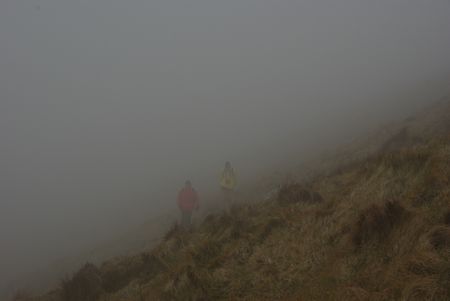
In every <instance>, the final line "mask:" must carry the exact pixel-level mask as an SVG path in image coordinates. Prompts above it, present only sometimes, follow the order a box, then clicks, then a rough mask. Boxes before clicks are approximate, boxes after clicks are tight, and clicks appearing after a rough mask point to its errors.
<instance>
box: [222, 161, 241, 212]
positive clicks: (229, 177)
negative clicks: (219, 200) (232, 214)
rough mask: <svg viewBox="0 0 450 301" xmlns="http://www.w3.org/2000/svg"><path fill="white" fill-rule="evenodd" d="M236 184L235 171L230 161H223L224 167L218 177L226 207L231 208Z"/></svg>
mask: <svg viewBox="0 0 450 301" xmlns="http://www.w3.org/2000/svg"><path fill="white" fill-rule="evenodd" d="M236 185H237V179H236V173H235V172H234V169H233V168H232V167H231V163H230V162H226V163H225V168H224V170H223V171H222V174H221V177H220V188H221V189H222V193H223V197H224V201H225V204H226V206H227V207H228V209H231V205H232V202H233V194H234V190H235V188H236Z"/></svg>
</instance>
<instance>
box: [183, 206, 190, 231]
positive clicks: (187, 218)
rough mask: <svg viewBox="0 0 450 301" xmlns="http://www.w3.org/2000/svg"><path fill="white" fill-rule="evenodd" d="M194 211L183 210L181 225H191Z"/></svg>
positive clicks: (186, 226) (185, 226)
mask: <svg viewBox="0 0 450 301" xmlns="http://www.w3.org/2000/svg"><path fill="white" fill-rule="evenodd" d="M191 217H192V211H185V210H181V226H183V227H184V228H186V229H188V228H190V227H191Z"/></svg>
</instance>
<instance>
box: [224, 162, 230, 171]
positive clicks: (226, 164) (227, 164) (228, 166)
mask: <svg viewBox="0 0 450 301" xmlns="http://www.w3.org/2000/svg"><path fill="white" fill-rule="evenodd" d="M225 168H226V169H230V168H231V163H230V161H227V162H225Z"/></svg>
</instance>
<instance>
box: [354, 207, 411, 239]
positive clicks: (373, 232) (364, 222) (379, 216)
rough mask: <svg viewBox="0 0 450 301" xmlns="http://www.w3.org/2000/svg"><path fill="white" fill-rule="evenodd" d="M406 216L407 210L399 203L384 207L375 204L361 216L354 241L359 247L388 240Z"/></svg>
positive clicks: (355, 229)
mask: <svg viewBox="0 0 450 301" xmlns="http://www.w3.org/2000/svg"><path fill="white" fill-rule="evenodd" d="M405 214H406V209H405V208H404V207H403V206H402V205H401V204H400V203H399V202H397V201H388V202H385V203H384V204H383V205H381V206H380V205H377V204H373V205H371V206H369V207H368V208H367V209H365V210H364V211H362V212H361V213H360V214H359V217H358V220H357V221H356V225H355V227H354V232H353V234H352V241H353V243H354V245H355V246H357V247H359V246H361V245H363V244H364V243H366V242H368V241H370V240H378V241H380V240H381V239H384V238H386V237H387V236H388V235H389V233H390V232H391V230H392V229H393V227H394V226H396V225H397V224H398V223H400V221H401V220H402V219H403V217H404V216H405Z"/></svg>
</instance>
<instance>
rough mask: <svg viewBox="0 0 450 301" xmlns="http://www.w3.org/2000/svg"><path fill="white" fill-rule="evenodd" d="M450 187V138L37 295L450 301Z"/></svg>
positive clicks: (238, 213)
mask: <svg viewBox="0 0 450 301" xmlns="http://www.w3.org/2000/svg"><path fill="white" fill-rule="evenodd" d="M449 184H450V143H449V142H448V139H441V140H439V141H430V142H427V143H421V144H419V145H415V146H409V145H408V147H402V148H398V149H395V150H391V151H386V152H383V153H377V154H374V155H372V156H370V157H369V158H366V159H364V160H359V161H358V162H353V163H352V164H347V165H346V166H342V167H340V168H338V169H335V170H333V172H327V173H326V174H324V175H318V176H316V177H315V178H313V179H311V180H310V181H308V182H307V183H286V184H285V185H284V186H283V187H281V189H280V190H279V191H278V193H277V194H275V195H274V196H273V197H272V198H271V199H269V200H265V201H261V202H257V203H252V204H246V205H240V206H236V207H235V208H234V210H233V212H232V214H221V215H210V216H208V217H207V218H206V219H205V220H204V221H203V222H202V223H201V224H200V225H198V227H197V228H196V229H194V230H193V231H192V232H189V233H186V232H184V231H182V230H180V229H178V228H177V227H174V228H173V229H172V230H171V231H170V232H169V233H168V234H167V236H166V238H165V240H164V241H163V242H162V243H161V244H160V245H158V246H157V247H156V248H155V249H153V250H151V251H149V252H146V253H143V254H141V255H139V256H134V257H126V258H117V259H115V260H112V261H108V262H105V263H104V264H103V265H101V266H100V267H95V266H93V265H86V266H85V267H84V268H83V269H81V270H80V271H79V272H78V273H77V274H75V275H74V276H73V278H70V279H67V280H65V281H64V282H63V283H62V286H61V288H58V289H56V290H55V291H54V292H52V293H50V294H48V295H46V296H43V297H40V298H36V299H34V300H46V301H47V300H69V301H71V300H84V301H89V300H102V301H106V300H109V301H116V300H130V301H134V300H136V301H141V300H448V299H450V185H449Z"/></svg>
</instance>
